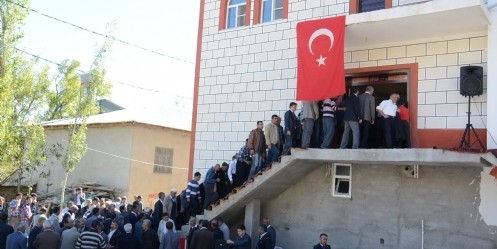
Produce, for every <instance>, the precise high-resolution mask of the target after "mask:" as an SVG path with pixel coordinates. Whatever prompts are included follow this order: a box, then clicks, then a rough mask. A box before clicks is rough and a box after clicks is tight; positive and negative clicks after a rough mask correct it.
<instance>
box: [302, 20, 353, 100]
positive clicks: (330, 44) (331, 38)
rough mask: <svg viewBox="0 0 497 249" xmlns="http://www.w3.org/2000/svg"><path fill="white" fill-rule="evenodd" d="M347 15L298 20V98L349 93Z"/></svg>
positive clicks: (309, 98)
mask: <svg viewBox="0 0 497 249" xmlns="http://www.w3.org/2000/svg"><path fill="white" fill-rule="evenodd" d="M344 40H345V16H338V17H332V18H326V19H319V20H312V21H306V22H300V23H298V24H297V67H298V70H297V100H323V99H326V98H331V97H336V96H338V95H342V94H344V93H345V72H344V71H345V69H344V60H343V53H344Z"/></svg>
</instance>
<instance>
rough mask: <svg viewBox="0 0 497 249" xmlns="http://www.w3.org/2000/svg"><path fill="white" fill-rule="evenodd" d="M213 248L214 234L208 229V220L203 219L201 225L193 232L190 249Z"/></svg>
mask: <svg viewBox="0 0 497 249" xmlns="http://www.w3.org/2000/svg"><path fill="white" fill-rule="evenodd" d="M212 248H214V235H213V234H212V232H211V231H210V230H209V221H208V220H203V221H202V227H201V228H200V229H199V230H198V231H196V232H194V233H193V238H192V244H191V246H190V249H212Z"/></svg>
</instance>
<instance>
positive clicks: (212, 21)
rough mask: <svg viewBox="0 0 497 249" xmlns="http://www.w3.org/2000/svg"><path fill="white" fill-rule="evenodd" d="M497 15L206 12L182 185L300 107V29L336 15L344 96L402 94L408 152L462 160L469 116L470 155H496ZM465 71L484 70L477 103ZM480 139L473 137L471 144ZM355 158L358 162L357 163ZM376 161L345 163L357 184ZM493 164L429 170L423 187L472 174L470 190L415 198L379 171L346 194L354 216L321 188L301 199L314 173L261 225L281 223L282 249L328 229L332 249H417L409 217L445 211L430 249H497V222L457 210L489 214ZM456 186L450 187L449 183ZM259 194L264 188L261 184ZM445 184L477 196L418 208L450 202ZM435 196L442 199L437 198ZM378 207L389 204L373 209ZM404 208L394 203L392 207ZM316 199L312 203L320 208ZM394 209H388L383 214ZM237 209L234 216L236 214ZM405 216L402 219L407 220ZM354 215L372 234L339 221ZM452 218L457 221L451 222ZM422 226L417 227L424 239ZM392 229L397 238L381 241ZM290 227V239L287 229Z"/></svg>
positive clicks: (248, 2)
mask: <svg viewBox="0 0 497 249" xmlns="http://www.w3.org/2000/svg"><path fill="white" fill-rule="evenodd" d="M495 5H496V3H495V1H483V2H482V1H480V0H460V1H451V0H428V1H425V0H423V1H421V0H381V1H376V0H372V1H360V0H307V1H298V0H280V1H276V0H273V1H270V0H238V1H237V0H232V1H230V0H221V1H217V0H203V1H201V8H200V23H199V43H198V47H197V65H196V66H197V68H196V77H195V98H194V111H193V121H192V147H191V151H190V172H189V175H191V174H192V172H194V171H201V172H205V171H206V170H207V169H208V168H209V167H210V166H212V165H213V164H215V163H219V162H222V161H226V160H229V159H230V158H231V156H233V155H234V154H235V153H236V152H237V151H238V150H239V149H240V147H241V146H242V145H243V143H244V141H245V139H246V138H247V136H248V134H249V132H250V130H252V129H254V128H255V127H256V122H257V121H259V120H262V121H264V122H265V123H267V122H269V120H270V118H271V115H272V114H277V115H279V116H283V114H284V112H285V111H286V110H287V108H288V104H289V103H290V102H291V101H295V96H296V72H297V57H296V55H297V50H296V25H297V23H299V22H302V21H306V20H313V19H320V18H326V17H332V16H338V15H346V28H345V33H346V39H345V61H344V63H345V69H346V79H344V81H345V82H346V86H347V87H351V86H357V87H359V88H361V89H363V88H364V87H365V86H367V85H373V86H374V87H375V95H376V103H377V104H378V103H379V101H380V100H382V99H384V98H385V97H386V96H388V95H389V93H391V92H398V93H400V95H401V97H402V98H404V99H406V100H407V101H408V102H409V110H410V118H411V119H410V124H411V138H412V146H413V147H414V148H433V147H437V148H446V149H453V148H457V147H458V146H459V145H460V141H461V137H462V135H463V132H464V130H465V128H466V125H467V123H468V114H467V112H468V111H469V110H471V124H472V125H473V126H474V128H475V129H476V134H478V136H479V138H480V141H481V143H482V144H483V146H480V145H479V144H478V143H476V144H475V145H474V147H473V148H476V149H480V148H481V147H485V148H486V149H496V148H497V142H496V140H497V112H495V111H492V108H495V106H497V100H496V99H497V85H496V84H495V83H496V82H497V81H496V80H497V75H496V74H495V73H494V72H495V71H496V70H495V69H497V49H496V45H495V44H497V28H496V26H495V25H491V23H492V21H495V19H496V18H497V7H495ZM464 66H479V67H482V69H483V74H482V85H481V87H482V88H483V92H482V94H478V95H474V96H469V97H468V96H466V97H465V96H463V95H462V94H461V80H460V76H461V68H462V67H464ZM361 91H362V90H361ZM470 98H471V105H470V109H469V108H468V100H469V99H470ZM299 104H300V103H299ZM475 136H476V135H474V134H473V133H472V139H473V141H475ZM425 152H426V151H425ZM425 152H420V153H425ZM321 153H334V152H329V151H328V152H326V151H323V152H321ZM337 153H342V152H337ZM395 153H402V152H401V151H395ZM428 153H429V152H428ZM292 156H293V155H292ZM350 156H351V157H352V158H354V157H356V156H357V155H354V154H350ZM374 160H379V159H378V158H374V157H373V158H371V159H369V160H368V159H364V160H359V162H358V161H355V162H351V161H350V162H349V161H345V162H346V163H352V164H353V167H354V168H357V167H361V166H364V168H359V169H358V171H357V172H358V174H361V172H362V171H364V172H363V173H366V172H367V171H375V170H376V169H377V168H376V167H377V166H378V163H375V162H374ZM308 163H309V165H310V164H313V163H314V164H315V163H319V164H322V163H323V162H308ZM330 163H335V162H333V161H330ZM354 163H355V164H354ZM288 164H289V165H291V163H288ZM414 164H416V163H415V162H414ZM491 164H492V163H490V165H488V164H481V165H479V166H478V167H477V168H476V169H474V168H472V167H464V165H455V164H453V163H446V164H442V165H443V166H444V167H446V168H443V167H441V168H430V169H429V171H430V172H432V173H433V174H432V173H430V175H432V176H435V175H444V174H446V173H448V172H452V171H454V172H455V171H457V172H459V171H460V174H459V173H457V175H460V176H461V177H462V176H463V175H465V174H467V175H469V176H470V178H471V179H472V180H470V181H469V182H467V179H466V180H463V179H460V181H459V180H458V181H456V182H452V183H444V184H441V183H439V182H436V179H435V178H436V177H435V178H431V176H430V177H428V178H429V179H428V178H427V179H424V180H423V181H426V183H427V184H428V185H424V184H423V185H422V186H421V185H417V184H419V182H418V183H416V184H415V185H416V186H414V185H410V184H411V183H408V182H405V181H404V180H402V176H400V175H398V174H399V173H398V172H397V173H393V172H391V171H389V170H392V168H391V167H390V168H381V170H380V169H378V170H379V171H385V172H384V173H385V174H384V175H385V177H387V178H391V180H385V179H383V178H382V177H381V176H380V175H377V174H373V175H372V176H371V179H369V180H367V181H365V182H364V181H363V180H365V179H361V176H358V175H356V174H354V175H352V176H351V177H352V182H356V181H359V182H362V183H361V184H364V185H362V186H360V187H359V189H357V188H356V187H354V188H353V189H352V190H351V194H352V196H357V197H358V199H360V200H358V199H357V198H355V197H354V198H351V199H347V201H350V200H352V199H354V200H355V201H356V202H355V204H351V203H352V202H354V201H352V202H347V201H343V199H332V200H329V198H330V197H329V196H330V194H329V191H330V189H329V184H328V185H326V184H325V185H326V186H328V187H324V188H323V186H324V185H323V186H321V187H320V189H323V191H321V192H319V191H317V192H312V194H310V195H306V194H307V193H309V191H312V190H314V188H313V187H312V186H313V185H312V183H313V182H315V181H319V180H321V178H319V176H320V173H318V172H320V171H321V170H322V168H315V169H314V170H311V171H310V173H306V174H305V175H303V178H302V180H299V181H298V182H295V183H294V184H291V185H288V188H287V190H284V191H283V190H282V191H279V192H278V193H275V194H274V196H273V198H272V199H271V200H272V201H267V202H264V201H263V202H262V204H261V205H262V207H261V208H260V210H261V212H262V213H264V214H261V215H269V216H274V217H278V220H279V221H275V222H277V223H276V227H279V230H278V232H279V233H278V234H286V235H285V236H286V237H284V238H287V239H288V242H284V243H283V244H282V245H283V246H284V248H304V247H305V246H309V243H312V241H317V235H318V234H319V233H320V231H322V230H323V229H326V228H328V229H329V230H328V231H330V233H331V231H333V233H337V234H339V235H337V237H340V239H339V243H338V245H337V246H336V248H372V247H376V246H377V245H379V244H378V243H379V241H380V238H382V239H383V240H384V241H390V242H385V246H387V247H386V248H415V246H414V245H415V244H416V243H414V242H413V244H412V245H411V242H409V237H410V236H411V235H413V234H414V233H415V232H414V231H413V230H410V228H409V226H408V225H406V226H401V225H400V224H408V223H410V220H411V219H412V220H416V221H417V222H418V223H419V221H420V220H422V219H423V218H422V216H423V215H419V216H418V215H417V214H415V215H414V214H413V215H411V213H416V212H417V210H424V211H426V212H427V215H428V216H429V217H433V218H434V217H438V216H437V212H438V211H437V210H439V211H440V212H442V213H443V212H444V211H443V210H445V211H446V210H449V214H448V215H449V216H446V217H445V218H444V219H443V220H437V221H434V223H431V222H429V221H427V222H429V223H427V224H429V225H428V226H429V227H431V228H433V229H432V231H433V234H431V235H429V236H433V237H431V239H430V240H427V241H426V243H425V244H424V245H426V246H430V247H434V248H469V247H468V245H475V246H476V247H475V248H477V247H478V248H493V247H495V246H497V241H496V239H495V235H494V234H495V230H496V226H497V221H496V217H495V215H491V214H490V216H489V215H484V218H483V217H482V216H481V214H480V213H478V212H482V211H481V210H482V207H481V206H480V207H479V208H476V209H473V210H472V211H469V210H461V209H458V208H455V206H457V205H458V204H457V203H465V204H468V203H469V204H471V203H473V201H475V200H476V202H477V203H480V201H481V203H484V204H485V203H486V204H485V205H484V206H485V207H484V209H487V208H489V207H497V202H496V198H495V195H494V193H495V191H496V189H497V187H495V188H489V190H488V191H485V192H481V189H482V188H481V186H483V185H482V184H486V182H487V180H488V179H490V178H488V179H487V177H483V175H485V174H486V175H487V176H488V171H489V169H488V167H486V166H491ZM494 164H495V163H494ZM356 165H357V166H356ZM375 165H376V166H375ZM401 165H403V164H400V163H399V165H397V166H401ZM460 167H462V168H460ZM387 171H388V172H387ZM482 172H483V173H482ZM287 173H290V174H291V172H287ZM480 174H481V175H480ZM332 175H333V174H332ZM458 177H459V176H455V179H456V178H458ZM473 180H474V181H476V183H475V182H473V184H476V185H477V187H476V188H475V189H473V187H471V186H473V185H471V186H469V187H468V184H469V183H471V182H472V181H473ZM256 182H257V181H256ZM386 182H391V183H388V184H387V183H386ZM463 182H464V183H463ZM383 183H385V184H384V185H383ZM394 183H395V184H394ZM397 183H398V184H397ZM260 184H262V185H264V183H263V182H261V183H260ZM287 184H288V183H287ZM440 184H441V185H440ZM446 184H449V185H450V186H452V187H453V189H459V190H458V191H456V192H467V191H469V192H471V191H473V192H475V193H476V195H477V196H471V195H469V194H468V195H467V196H465V195H464V194H461V196H457V194H454V198H455V199H453V200H455V202H453V203H452V202H450V201H449V202H444V201H442V202H443V203H441V202H440V203H439V204H440V206H438V207H432V208H430V209H429V210H426V209H425V208H423V207H424V204H423V203H425V202H430V203H433V202H437V200H436V199H437V198H438V197H442V196H444V195H448V196H452V194H451V193H453V192H452V190H453V189H450V190H449V189H446V188H445V186H446ZM297 186H299V187H297ZM332 186H334V185H333V184H332ZM354 186H355V185H354ZM315 187H316V186H315ZM412 187H414V188H419V191H413V192H409V193H406V194H407V195H408V196H409V197H406V198H405V199H404V198H403V197H402V193H404V190H407V189H410V188H412ZM302 188H303V189H305V190H307V192H305V191H303V190H301V189H302ZM368 188H369V190H370V191H372V192H371V193H370V194H371V195H369V194H361V193H363V191H366V189H368ZM432 190H433V191H435V190H436V191H438V190H440V191H441V192H440V193H438V194H437V193H435V192H436V191H435V192H433V191H432ZM355 191H358V192H355ZM384 191H387V192H388V191H393V192H392V194H393V195H391V196H389V197H386V196H383V194H382V193H383V192H384ZM325 192H326V193H325ZM425 192H426V193H425ZM427 193H429V194H427ZM294 195H295V196H296V198H301V197H302V198H304V199H305V198H306V197H309V199H308V200H307V199H305V200H302V202H303V203H301V202H300V201H296V202H291V201H290V202H289V199H290V198H291V196H294ZM361 195H362V197H359V196H361ZM304 196H306V197H304ZM319 196H326V197H322V198H324V200H327V201H324V202H325V204H323V205H322V206H319V205H318V206H314V204H309V205H310V206H311V207H313V208H311V209H309V210H308V212H305V213H302V212H299V210H305V206H303V205H304V204H308V203H312V202H313V200H315V199H316V197H319ZM372 196H377V197H378V198H373V197H372ZM380 196H382V197H380ZM437 196H438V197H437ZM425 197H426V198H425ZM474 197H476V199H475V198H474ZM251 198H256V199H257V197H253V196H251ZM382 198H386V199H388V201H387V200H385V201H380V200H381V199H382ZM399 198H400V199H402V201H401V202H395V201H394V200H399ZM443 198H445V197H443ZM443 198H442V199H443ZM319 199H320V198H318V200H316V201H317V202H318V203H321V202H320V201H319ZM456 199H457V200H456ZM376 201H378V206H375V205H372V206H371V207H372V210H370V211H371V213H364V212H363V213H362V214H361V212H362V211H360V210H359V209H360V207H364V206H367V205H369V204H368V203H375V202H376ZM392 201H393V202H395V203H390V202H392ZM357 202H359V203H362V204H357ZM347 203H349V204H347ZM387 203H390V204H387ZM232 204H233V205H241V204H237V202H233V203H232ZM245 204H246V203H244V205H245ZM383 204H384V205H385V206H394V207H395V209H396V210H397V211H398V212H397V211H395V212H392V213H391V216H389V218H388V219H393V220H390V221H388V222H385V223H384V222H383V220H384V219H385V218H386V217H382V215H383V214H382V213H383V212H389V211H385V210H388V209H386V208H384V207H383V206H382V205H383ZM316 205H317V204H316ZM356 205H357V206H356ZM482 205H483V204H482ZM402 206H405V207H408V208H405V209H402ZM314 207H315V208H314ZM285 208H286V209H287V210H293V211H288V212H289V213H288V214H285V215H283V214H282V213H281V212H279V211H278V210H282V209H285ZM355 208H357V209H355ZM239 210H243V209H240V208H239ZM476 210H479V211H476ZM328 211H329V213H328ZM467 211H469V212H467ZM336 212H338V213H339V214H341V215H342V216H341V215H337V213H336ZM471 212H474V214H470V213H471ZM215 213H216V214H221V215H222V214H223V212H215ZM477 213H478V214H477ZM317 214H322V215H324V216H325V217H329V219H328V220H320V218H321V216H319V217H317V216H316V215H317ZM371 214H372V215H371ZM241 215H242V216H243V213H242V214H241ZM356 215H359V216H357V217H360V218H358V219H360V220H362V221H364V223H365V224H369V226H360V225H359V224H358V223H360V222H359V221H357V222H355V221H354V222H349V221H348V220H347V219H345V218H344V216H345V217H352V216H356ZM361 215H363V216H361ZM375 215H376V216H375ZM468 215H469V216H468ZM474 215H476V216H477V217H476V218H475V216H474ZM245 216H247V214H245ZM459 216H464V218H460V219H459V218H456V217H459ZM466 216H468V217H466ZM233 217H236V215H235V216H233ZM292 217H295V218H292ZM245 218H246V217H245ZM427 219H428V218H427ZM472 219H474V220H477V221H475V224H476V223H478V222H479V221H481V220H482V219H483V223H484V224H481V225H480V224H476V225H477V228H475V227H474V226H473V225H472V224H469V223H471V220H472ZM458 220H459V221H461V222H462V223H460V222H459V221H458ZM245 221H247V220H246V219H245ZM307 222H308V223H307ZM256 223H257V222H256ZM310 223H312V224H315V223H316V224H318V225H316V226H313V225H311V224H310ZM418 223H416V226H419V228H420V227H421V224H420V223H419V224H418ZM394 224H397V228H398V229H397V228H395V229H394V228H392V229H390V228H388V229H384V228H385V227H391V226H392V225H394ZM292 226H297V227H296V228H295V229H293V228H292ZM376 226H379V227H380V228H378V227H376ZM452 227H460V228H461V230H458V231H456V230H453V229H452ZM362 229H365V230H362ZM378 229H379V230H378ZM475 229H476V230H475ZM375 231H384V234H385V236H384V237H378V236H379V234H376V233H375ZM476 231H477V232H476ZM483 231H484V232H483ZM473 232H474V233H473ZM411 233H412V234H411ZM409 234H410V235H409ZM297 235H302V236H303V237H305V238H311V237H312V236H314V237H315V238H316V239H304V240H297V239H296V238H297V237H295V236H297ZM387 235H388V236H387ZM418 235H419V234H417V235H416V236H415V237H412V238H413V240H417V239H420V238H418V237H419V236H418ZM367 236H370V237H367ZM389 236H391V237H390V238H389V239H386V237H389ZM451 236H453V237H451ZM292 238H294V239H292ZM298 238H299V239H300V238H301V237H298ZM427 238H428V237H427ZM467 238H471V240H470V239H468V240H467V241H470V242H468V243H469V244H464V243H462V242H463V241H465V240H466V239H467ZM478 238H480V239H481V240H479V239H478ZM473 239H475V240H473ZM369 240H370V241H369ZM436 240H439V241H440V242H436ZM361 241H368V242H367V243H363V242H361ZM373 241H374V242H373ZM459 242H461V243H459ZM292 245H295V246H292ZM296 245H298V246H296ZM418 245H421V244H416V247H417V246H418Z"/></svg>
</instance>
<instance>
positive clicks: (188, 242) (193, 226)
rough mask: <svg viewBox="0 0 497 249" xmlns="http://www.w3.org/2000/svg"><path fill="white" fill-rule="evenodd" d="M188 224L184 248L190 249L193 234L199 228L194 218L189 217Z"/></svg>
mask: <svg viewBox="0 0 497 249" xmlns="http://www.w3.org/2000/svg"><path fill="white" fill-rule="evenodd" d="M188 223H189V225H190V231H188V235H187V236H186V248H187V249H190V245H191V244H192V238H193V233H194V232H195V231H197V230H198V229H199V226H198V225H197V219H196V218H195V217H190V221H189V222H188Z"/></svg>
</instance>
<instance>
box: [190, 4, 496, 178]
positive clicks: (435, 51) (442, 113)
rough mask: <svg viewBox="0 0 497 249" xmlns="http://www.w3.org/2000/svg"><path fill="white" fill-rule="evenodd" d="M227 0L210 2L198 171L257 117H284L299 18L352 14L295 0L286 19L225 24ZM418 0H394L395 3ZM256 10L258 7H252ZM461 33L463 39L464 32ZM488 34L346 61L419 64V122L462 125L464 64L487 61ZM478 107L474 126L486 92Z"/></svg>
mask: <svg viewBox="0 0 497 249" xmlns="http://www.w3.org/2000/svg"><path fill="white" fill-rule="evenodd" d="M220 2H221V1H218V0H206V5H205V21H204V29H203V39H202V53H201V55H202V57H201V62H200V66H201V70H200V81H199V97H198V114H197V126H196V134H195V135H196V141H195V154H194V169H195V171H197V170H199V171H202V172H205V170H206V168H208V167H210V166H211V165H213V164H214V163H219V162H222V161H227V160H229V159H231V156H232V155H233V154H234V153H235V152H237V151H238V150H239V149H240V147H241V146H242V145H243V143H244V141H245V139H246V138H247V136H248V133H249V132H250V130H252V129H253V128H255V126H256V121H258V120H263V121H264V122H265V123H266V122H268V120H269V119H270V117H271V115H272V114H278V115H283V114H284V112H285V111H286V109H287V106H288V103H289V102H291V101H295V88H296V68H297V66H296V63H297V60H296V31H295V27H296V24H297V22H300V21H302V20H306V19H311V18H320V17H323V16H333V15H337V14H345V13H348V9H349V1H348V0H307V1H304V0H301V1H297V0H289V14H288V19H287V20H283V21H276V22H273V23H268V24H258V25H251V26H248V27H240V28H236V29H229V30H226V29H225V30H219V29H218V23H219V20H218V18H219V5H220ZM414 2H419V1H415V0H394V1H393V5H394V6H398V5H403V4H411V3H414ZM252 9H253V8H252ZM461 37H464V36H463V35H462V36H461ZM486 48H487V38H486V36H477V37H475V36H474V35H473V36H471V37H466V38H458V39H449V40H444V39H441V38H440V39H438V40H437V39H436V38H433V41H430V42H423V43H419V42H409V41H406V42H405V43H404V44H399V45H397V46H385V47H381V46H379V47H375V48H374V49H363V50H358V51H346V52H345V63H346V64H345V67H346V68H357V67H372V66H383V65H395V64H405V63H418V65H419V74H418V78H419V82H418V88H419V91H418V104H419V105H418V128H419V129H446V128H448V129H451V128H457V129H461V128H464V127H465V124H466V121H467V120H466V119H467V118H466V111H467V99H465V98H464V97H462V96H461V95H460V94H459V69H460V67H461V66H463V65H468V64H471V65H481V66H483V67H484V74H485V75H486ZM474 102H475V103H474V104H473V106H472V111H473V114H476V113H481V114H482V116H481V117H480V116H478V117H474V118H473V119H472V123H473V125H474V126H475V128H482V127H483V122H485V118H486V110H487V107H486V94H484V95H482V96H479V97H475V98H474Z"/></svg>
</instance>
